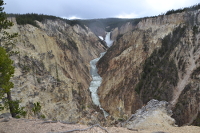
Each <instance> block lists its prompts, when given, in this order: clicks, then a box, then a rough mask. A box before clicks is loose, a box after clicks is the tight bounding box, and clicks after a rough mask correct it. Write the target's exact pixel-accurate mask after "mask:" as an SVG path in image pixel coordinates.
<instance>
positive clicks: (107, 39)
mask: <svg viewBox="0 0 200 133" xmlns="http://www.w3.org/2000/svg"><path fill="white" fill-rule="evenodd" d="M105 42H106V44H107V46H108V47H110V46H112V44H113V40H110V32H108V33H107V34H106V37H105Z"/></svg>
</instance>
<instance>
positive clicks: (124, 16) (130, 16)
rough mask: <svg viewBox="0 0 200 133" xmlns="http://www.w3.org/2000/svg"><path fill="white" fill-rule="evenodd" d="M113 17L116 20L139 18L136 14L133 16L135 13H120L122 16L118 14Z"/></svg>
mask: <svg viewBox="0 0 200 133" xmlns="http://www.w3.org/2000/svg"><path fill="white" fill-rule="evenodd" d="M115 17H116V18H137V17H139V16H138V15H137V14H135V13H130V14H127V13H122V14H119V15H117V16H115Z"/></svg>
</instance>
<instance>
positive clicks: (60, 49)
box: [9, 18, 106, 122]
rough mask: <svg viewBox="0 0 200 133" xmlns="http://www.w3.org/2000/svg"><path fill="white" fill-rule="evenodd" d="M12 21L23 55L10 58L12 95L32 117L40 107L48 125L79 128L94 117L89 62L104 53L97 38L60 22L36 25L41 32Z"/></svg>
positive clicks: (77, 27)
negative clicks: (58, 123) (50, 121)
mask: <svg viewBox="0 0 200 133" xmlns="http://www.w3.org/2000/svg"><path fill="white" fill-rule="evenodd" d="M11 20H12V21H13V22H14V26H13V27H12V28H11V29H10V30H9V32H17V33H18V34H19V36H18V38H17V40H18V41H17V44H16V48H15V49H16V50H17V51H19V54H18V55H15V56H13V57H12V59H13V60H14V65H15V75H14V77H13V79H12V81H13V82H14V85H15V86H14V88H13V89H12V95H13V98H15V99H18V100H21V105H22V106H25V107H26V110H27V111H28V117H31V115H33V113H32V112H31V107H33V103H36V102H40V104H41V106H42V110H41V113H42V114H43V115H44V116H45V117H46V118H49V119H54V120H61V121H67V122H77V121H81V118H85V117H88V118H89V117H91V116H92V115H91V110H92V108H93V103H92V101H91V98H90V92H89V90H88V87H89V84H90V81H91V77H90V73H89V71H90V70H89V69H90V64H89V62H90V60H92V59H94V58H97V57H98V56H99V54H100V53H101V52H103V51H105V50H106V48H105V47H104V45H103V44H102V43H101V42H99V38H98V37H97V36H96V35H94V33H92V32H91V31H90V30H89V29H88V28H87V27H85V28H82V27H81V26H79V25H74V26H70V25H68V24H67V23H65V22H64V21H62V20H59V19H58V20H46V21H44V22H37V24H38V25H39V27H40V28H37V27H34V26H32V25H17V23H16V21H15V18H11ZM88 112H90V114H89V116H87V114H88Z"/></svg>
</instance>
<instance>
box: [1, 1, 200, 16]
mask: <svg viewBox="0 0 200 133" xmlns="http://www.w3.org/2000/svg"><path fill="white" fill-rule="evenodd" d="M4 2H5V3H6V6H5V10H4V11H5V12H6V13H20V14H25V13H38V14H46V15H54V16H57V17H64V18H68V19H72V18H81V19H92V18H110V17H118V18H139V17H147V16H155V15H159V14H161V13H165V12H166V11H168V10H171V9H179V8H183V7H189V6H192V5H195V4H198V3H200V0H4Z"/></svg>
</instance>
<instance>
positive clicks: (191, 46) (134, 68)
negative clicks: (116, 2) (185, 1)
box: [97, 10, 200, 123]
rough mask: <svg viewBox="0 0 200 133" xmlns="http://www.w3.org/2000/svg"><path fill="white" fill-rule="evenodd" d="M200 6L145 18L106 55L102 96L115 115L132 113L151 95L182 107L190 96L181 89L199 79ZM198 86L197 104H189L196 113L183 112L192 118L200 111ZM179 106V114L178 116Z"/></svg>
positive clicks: (100, 65)
mask: <svg viewBox="0 0 200 133" xmlns="http://www.w3.org/2000/svg"><path fill="white" fill-rule="evenodd" d="M199 12H200V10H196V11H190V12H189V11H186V12H182V13H176V14H171V15H161V16H158V17H152V18H144V19H142V20H141V21H140V22H139V23H138V24H137V25H136V27H135V29H134V30H132V31H129V32H127V33H125V34H123V35H121V36H119V37H118V38H117V40H116V41H115V42H114V44H113V46H112V47H111V48H110V49H109V50H108V51H107V53H106V54H105V56H104V57H103V58H101V59H100V61H99V62H98V65H97V66H98V69H99V73H100V75H101V77H102V78H103V81H102V85H101V87H100V88H99V95H100V101H101V105H102V107H103V108H104V109H105V110H106V111H107V112H108V113H110V114H113V116H114V118H115V119H119V118H120V119H124V118H126V117H127V115H130V114H133V113H135V111H136V110H137V109H138V108H140V107H142V105H143V104H146V103H147V102H148V101H149V100H151V99H158V100H166V101H168V102H170V103H171V104H172V106H173V110H177V108H176V107H175V106H176V105H177V103H179V102H180V101H181V99H185V97H184V98H183V97H182V94H181V93H182V92H183V90H184V88H185V87H186V86H187V85H188V84H189V83H193V82H194V80H193V79H192V78H191V76H192V73H193V72H194V71H195V69H196V68H198V67H199V63H198V62H199V55H200V54H199V35H200V32H199V31H200V27H199V24H200V21H199V20H200V19H199V17H200V15H199V14H200V13H199ZM195 86H196V87H195ZM197 86H198V85H196V84H195V85H193V87H192V88H193V89H195V88H197ZM192 88H191V89H189V90H190V92H188V93H190V94H191V95H190V96H192V97H193V98H192V99H194V100H192V101H191V102H189V101H190V100H189V101H188V102H189V105H191V107H187V106H188V105H186V104H185V105H184V106H183V108H187V111H188V113H189V112H191V114H190V115H189V116H188V115H186V114H183V117H182V118H185V119H189V120H191V121H193V120H194V119H196V117H197V115H198V113H199V104H198V103H199V101H198V100H199V99H198V98H196V97H198V96H197V95H196V94H198V93H192V92H191V91H192V90H193V89H192ZM195 90H196V91H198V89H195ZM180 95H181V96H180ZM188 98H189V96H188ZM175 108H176V109H175ZM190 110H195V111H190ZM177 112H178V111H177ZM177 112H176V111H175V113H174V115H173V117H175V116H177V117H176V118H178V113H177ZM192 112H195V114H194V113H192ZM188 113H187V114H188ZM179 114H180V112H179ZM176 120H177V123H178V121H180V120H178V119H176ZM184 123H185V122H184Z"/></svg>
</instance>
